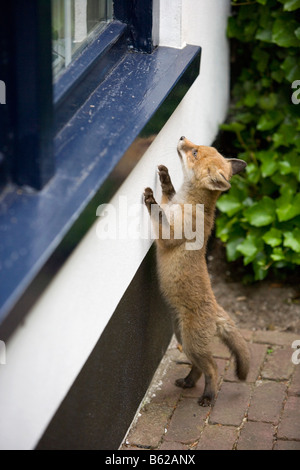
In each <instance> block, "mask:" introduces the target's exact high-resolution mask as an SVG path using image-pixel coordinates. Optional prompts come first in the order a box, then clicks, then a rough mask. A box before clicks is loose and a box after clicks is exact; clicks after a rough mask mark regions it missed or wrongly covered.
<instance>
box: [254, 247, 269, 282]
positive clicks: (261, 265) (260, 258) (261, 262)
mask: <svg viewBox="0 0 300 470" xmlns="http://www.w3.org/2000/svg"><path fill="white" fill-rule="evenodd" d="M266 263H267V257H266V255H265V254H264V253H261V252H260V253H258V254H257V255H256V257H255V259H254V260H253V264H252V265H253V270H254V274H255V276H254V280H255V281H262V280H263V279H265V277H266V276H267V274H268V271H267V269H266Z"/></svg>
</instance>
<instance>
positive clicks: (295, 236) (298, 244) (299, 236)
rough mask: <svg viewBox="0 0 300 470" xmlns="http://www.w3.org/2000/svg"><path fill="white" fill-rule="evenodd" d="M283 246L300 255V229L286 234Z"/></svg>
mask: <svg viewBox="0 0 300 470" xmlns="http://www.w3.org/2000/svg"><path fill="white" fill-rule="evenodd" d="M283 236H284V242H283V245H284V246H286V247H288V248H291V249H292V250H294V251H296V253H300V229H299V228H295V229H294V230H293V231H292V232H284V234H283Z"/></svg>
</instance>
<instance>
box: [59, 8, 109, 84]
mask: <svg viewBox="0 0 300 470" xmlns="http://www.w3.org/2000/svg"><path fill="white" fill-rule="evenodd" d="M51 8H52V62H53V77H54V79H56V78H57V77H58V76H59V74H60V73H61V72H62V71H63V70H64V69H65V68H66V67H67V66H68V65H69V64H70V63H71V61H72V60H73V59H74V57H76V56H77V55H78V54H79V53H80V52H81V51H82V50H83V49H84V48H85V47H86V46H87V45H88V44H89V43H90V42H91V41H92V40H93V39H94V38H95V37H96V36H97V35H98V34H99V33H100V32H101V30H102V29H103V28H104V27H105V26H106V24H107V23H108V22H109V21H111V19H112V0H51Z"/></svg>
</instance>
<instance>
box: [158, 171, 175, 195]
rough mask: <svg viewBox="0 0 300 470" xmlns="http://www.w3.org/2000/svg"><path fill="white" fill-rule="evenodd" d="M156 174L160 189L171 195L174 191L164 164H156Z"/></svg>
mask: <svg viewBox="0 0 300 470" xmlns="http://www.w3.org/2000/svg"><path fill="white" fill-rule="evenodd" d="M158 176H159V180H160V184H161V189H162V191H163V193H164V194H167V195H168V196H170V195H172V194H174V193H175V190H174V187H173V184H172V182H171V178H170V175H169V170H168V168H167V167H166V166H164V165H159V166H158Z"/></svg>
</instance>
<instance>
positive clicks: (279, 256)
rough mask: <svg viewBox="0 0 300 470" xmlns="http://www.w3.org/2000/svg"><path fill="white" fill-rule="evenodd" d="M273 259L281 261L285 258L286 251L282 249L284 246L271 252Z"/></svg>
mask: <svg viewBox="0 0 300 470" xmlns="http://www.w3.org/2000/svg"><path fill="white" fill-rule="evenodd" d="M271 259H272V260H273V261H281V260H284V259H285V255H284V252H283V251H282V248H280V247H278V248H274V250H273V253H272V254H271Z"/></svg>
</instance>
